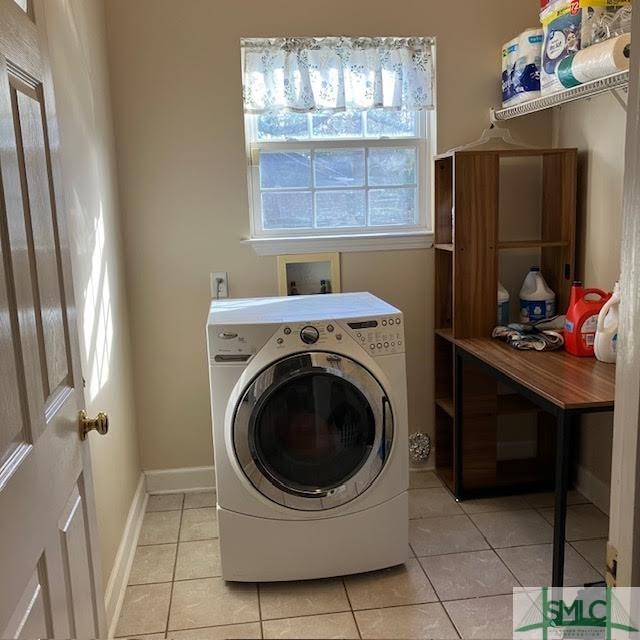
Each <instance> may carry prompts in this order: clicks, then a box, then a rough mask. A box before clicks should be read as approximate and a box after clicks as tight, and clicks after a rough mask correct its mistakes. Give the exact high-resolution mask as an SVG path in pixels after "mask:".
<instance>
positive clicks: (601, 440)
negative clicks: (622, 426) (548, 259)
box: [554, 94, 626, 508]
mask: <svg viewBox="0 0 640 640" xmlns="http://www.w3.org/2000/svg"><path fill="white" fill-rule="evenodd" d="M625 126H626V115H625V112H624V110H623V109H622V107H621V105H620V104H619V103H618V101H617V100H616V99H615V97H614V96H613V95H611V94H604V95H602V96H598V97H597V98H593V99H591V100H588V101H581V102H577V103H574V104H570V105H566V106H564V107H562V109H561V110H558V111H557V113H556V115H555V117H554V130H555V131H554V138H555V140H556V141H557V143H558V144H559V145H560V146H568V147H578V149H579V150H580V151H579V167H580V171H579V220H580V224H579V230H578V235H579V239H580V243H579V244H581V245H582V249H583V250H582V252H581V254H580V255H578V257H577V258H578V260H577V264H578V276H579V277H580V278H582V279H583V280H584V281H585V284H586V285H587V286H590V287H598V288H600V289H604V290H606V291H610V290H611V289H612V288H613V283H614V282H615V281H616V280H617V279H618V275H619V272H620V245H621V228H622V227H621V223H622V183H623V178H624V144H625ZM612 431H613V416H612V415H609V414H605V415H602V416H597V415H594V416H587V417H585V418H584V419H583V424H582V429H581V439H580V451H579V462H580V465H581V466H582V467H583V469H586V470H587V477H586V478H583V479H582V483H581V484H582V488H583V489H584V490H585V492H587V493H589V494H590V495H589V497H590V498H591V499H592V500H594V502H596V504H598V506H600V507H601V508H605V507H607V506H608V503H609V500H608V498H609V496H608V493H609V486H610V479H611V440H612Z"/></svg>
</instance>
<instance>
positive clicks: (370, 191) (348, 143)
mask: <svg viewBox="0 0 640 640" xmlns="http://www.w3.org/2000/svg"><path fill="white" fill-rule="evenodd" d="M246 125H247V133H248V138H249V139H248V149H249V163H250V178H249V179H250V183H251V199H252V203H251V204H252V210H253V225H254V227H253V229H254V234H255V235H257V236H269V235H280V236H281V235H283V234H287V235H309V234H322V235H327V234H329V235H330V234H333V233H337V232H338V233H340V234H345V233H351V234H358V233H383V232H387V231H391V232H397V231H398V230H399V229H400V230H408V229H410V230H413V231H417V230H427V229H428V228H429V226H430V216H429V212H428V208H429V206H428V205H429V202H428V197H427V195H428V189H427V184H428V181H429V165H430V160H431V157H430V151H429V144H428V119H427V117H426V116H425V112H417V111H387V110H383V109H372V110H369V111H363V112H342V113H327V114H322V113H321V114H306V113H304V114H300V113H291V112H282V113H276V114H273V113H269V114H261V115H248V116H247V123H246Z"/></svg>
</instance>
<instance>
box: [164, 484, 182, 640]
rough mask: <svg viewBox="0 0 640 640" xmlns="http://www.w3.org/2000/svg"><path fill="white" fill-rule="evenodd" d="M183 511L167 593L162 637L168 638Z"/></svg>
mask: <svg viewBox="0 0 640 640" xmlns="http://www.w3.org/2000/svg"><path fill="white" fill-rule="evenodd" d="M182 504H183V506H184V495H183V498H182ZM183 513H184V510H182V511H180V522H179V523H178V541H177V542H176V557H175V560H174V562H173V574H172V576H171V591H170V593H169V610H168V611H167V624H166V627H165V630H164V637H165V638H168V637H169V620H170V619H171V609H172V608H173V588H174V584H175V579H176V568H177V566H178V554H179V553H180V531H181V530H182V514H183Z"/></svg>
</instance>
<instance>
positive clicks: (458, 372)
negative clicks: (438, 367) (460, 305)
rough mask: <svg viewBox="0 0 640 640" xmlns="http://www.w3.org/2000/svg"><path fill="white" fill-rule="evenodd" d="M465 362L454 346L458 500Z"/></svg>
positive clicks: (454, 466) (455, 480)
mask: <svg viewBox="0 0 640 640" xmlns="http://www.w3.org/2000/svg"><path fill="white" fill-rule="evenodd" d="M463 367H464V362H463V360H462V356H461V355H460V352H459V350H458V348H457V347H454V363H453V377H454V385H453V401H454V411H453V414H454V415H453V485H454V493H455V496H456V498H457V499H458V500H462V499H463V495H462V418H463V415H462V414H463V411H462V393H463V389H462V379H463Z"/></svg>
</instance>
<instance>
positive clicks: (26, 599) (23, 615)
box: [2, 564, 52, 639]
mask: <svg viewBox="0 0 640 640" xmlns="http://www.w3.org/2000/svg"><path fill="white" fill-rule="evenodd" d="M42 574H44V571H43V570H42V568H41V564H39V566H38V567H36V569H35V571H34V572H33V574H32V576H31V579H30V580H29V582H28V584H27V587H26V589H25V590H24V593H23V594H22V597H21V598H20V602H19V603H18V606H17V607H16V610H15V613H14V615H13V616H12V618H11V620H10V621H9V624H8V625H7V627H6V629H5V630H4V633H3V634H2V637H3V638H25V639H26V638H49V637H51V635H52V628H51V610H50V608H49V599H48V597H47V596H48V594H47V585H46V584H45V580H42Z"/></svg>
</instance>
